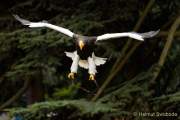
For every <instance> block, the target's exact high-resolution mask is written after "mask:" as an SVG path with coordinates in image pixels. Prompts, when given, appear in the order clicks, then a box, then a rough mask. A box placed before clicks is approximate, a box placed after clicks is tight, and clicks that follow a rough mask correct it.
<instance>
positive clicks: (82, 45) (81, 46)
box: [79, 40, 84, 50]
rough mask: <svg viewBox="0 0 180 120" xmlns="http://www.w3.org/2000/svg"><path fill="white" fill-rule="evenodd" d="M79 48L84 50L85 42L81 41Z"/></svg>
mask: <svg viewBox="0 0 180 120" xmlns="http://www.w3.org/2000/svg"><path fill="white" fill-rule="evenodd" d="M79 47H80V49H81V50H82V49H83V47H84V42H83V41H82V40H80V41H79Z"/></svg>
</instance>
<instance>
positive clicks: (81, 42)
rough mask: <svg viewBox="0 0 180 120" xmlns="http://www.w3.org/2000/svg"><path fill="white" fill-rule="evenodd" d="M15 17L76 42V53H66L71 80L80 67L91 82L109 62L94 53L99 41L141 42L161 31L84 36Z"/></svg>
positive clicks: (25, 23) (45, 23) (22, 21)
mask: <svg viewBox="0 0 180 120" xmlns="http://www.w3.org/2000/svg"><path fill="white" fill-rule="evenodd" d="M13 16H14V17H15V18H16V19H17V20H18V21H20V22H21V23H22V24H23V25H27V26H29V27H30V28H37V27H47V28H50V29H53V30H56V31H59V32H60V33H63V34H64V35H66V36H69V37H71V38H73V39H74V40H75V44H76V51H74V52H65V54H66V56H67V57H70V58H71V59H72V61H73V62H72V65H71V68H70V70H71V72H70V73H69V74H68V78H69V79H75V74H77V70H78V66H80V67H82V68H85V69H88V72H89V80H95V74H96V73H97V70H96V66H99V65H103V64H105V62H106V60H107V59H106V58H101V57H97V56H95V54H94V52H93V50H94V47H95V44H96V43H97V42H98V41H102V40H109V39H112V38H120V37H130V38H133V39H136V40H139V41H144V38H151V37H153V36H155V35H156V34H157V33H158V32H159V30H157V31H150V32H146V33H136V32H123V33H107V34H103V35H100V36H83V35H79V34H76V33H73V32H71V31H70V30H68V29H66V28H63V27H59V26H56V25H52V24H50V23H48V22H45V21H41V22H31V21H29V20H25V19H22V18H20V17H19V16H18V15H13Z"/></svg>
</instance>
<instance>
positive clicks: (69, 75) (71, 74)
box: [68, 72, 75, 80]
mask: <svg viewBox="0 0 180 120" xmlns="http://www.w3.org/2000/svg"><path fill="white" fill-rule="evenodd" d="M68 78H69V79H71V80H74V79H75V73H73V72H71V73H69V74H68Z"/></svg>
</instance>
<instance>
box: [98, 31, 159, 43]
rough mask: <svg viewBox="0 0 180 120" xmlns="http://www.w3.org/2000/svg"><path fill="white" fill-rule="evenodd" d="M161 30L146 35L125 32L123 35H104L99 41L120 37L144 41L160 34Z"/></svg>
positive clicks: (99, 37)
mask: <svg viewBox="0 0 180 120" xmlns="http://www.w3.org/2000/svg"><path fill="white" fill-rule="evenodd" d="M158 32H159V30H157V31H150V32H146V33H137V32H123V33H108V34H104V35H100V36H97V41H100V40H108V39H112V38H120V37H130V38H133V39H136V40H140V41H144V38H151V37H153V36H155V35H156V34H158Z"/></svg>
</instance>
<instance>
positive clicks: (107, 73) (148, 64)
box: [0, 0, 180, 120]
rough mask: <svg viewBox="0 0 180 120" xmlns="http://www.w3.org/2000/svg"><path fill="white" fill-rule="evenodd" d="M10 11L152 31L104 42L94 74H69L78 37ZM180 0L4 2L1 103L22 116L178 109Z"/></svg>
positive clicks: (127, 118)
mask: <svg viewBox="0 0 180 120" xmlns="http://www.w3.org/2000/svg"><path fill="white" fill-rule="evenodd" d="M12 14H17V15H19V16H20V17H22V18H25V19H28V20H31V21H42V20H47V21H48V22H49V23H52V24H54V25H59V26H62V27H65V28H68V29H70V30H71V31H73V32H75V33H79V34H83V35H89V36H91V35H93V36H94V35H101V34H104V33H113V32H127V31H137V32H147V31H151V30H158V29H160V32H159V34H158V35H157V36H155V37H153V38H150V39H146V40H145V42H139V41H135V40H132V39H129V38H120V39H114V40H110V41H107V42H102V43H101V44H100V45H99V46H97V47H96V49H95V54H96V55H97V56H101V57H107V58H108V61H107V63H106V64H105V65H103V66H100V67H98V74H97V76H96V80H97V82H98V84H99V88H97V87H96V85H95V84H94V82H92V81H89V80H88V73H87V71H86V70H84V69H81V68H79V71H78V76H77V79H76V80H75V81H74V83H72V81H71V80H69V79H68V78H67V75H68V73H69V72H70V70H69V69H70V66H71V63H72V61H71V60H70V59H69V58H67V57H66V56H65V54H64V51H74V50H75V46H74V43H73V40H72V39H70V38H68V37H66V36H64V35H62V34H61V33H58V32H57V31H53V30H50V29H47V28H35V29H34V28H33V29H32V28H28V27H26V26H23V25H22V24H20V23H19V22H18V21H17V20H15V19H14V18H13V16H12ZM179 24H180V1H179V0H26V1H23V0H6V1H1V2H0V110H1V112H7V113H8V115H9V116H10V117H15V118H16V119H18V120H21V119H22V120H151V119H164V120H165V119H174V120H176V119H180V117H179V116H178V115H177V116H175V117H172V116H171V117H168V116H165V115H162V116H159V117H158V116H144V117H143V116H140V115H136V113H139V112H147V113H153V112H160V113H176V114H180V91H179V90H180V29H179Z"/></svg>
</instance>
